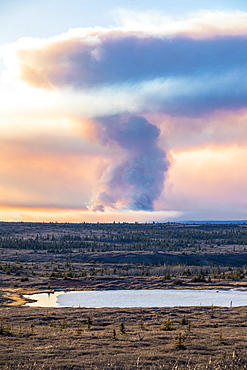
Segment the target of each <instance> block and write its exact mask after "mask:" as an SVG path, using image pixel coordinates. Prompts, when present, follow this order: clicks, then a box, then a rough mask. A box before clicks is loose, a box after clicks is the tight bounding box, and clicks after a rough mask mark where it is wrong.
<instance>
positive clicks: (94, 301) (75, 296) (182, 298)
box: [25, 289, 247, 308]
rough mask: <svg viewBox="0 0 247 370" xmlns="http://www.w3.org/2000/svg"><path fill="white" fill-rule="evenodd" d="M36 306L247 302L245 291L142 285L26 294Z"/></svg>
mask: <svg viewBox="0 0 247 370" xmlns="http://www.w3.org/2000/svg"><path fill="white" fill-rule="evenodd" d="M25 297H27V298H31V299H35V300H37V301H36V302H32V303H27V304H26V305H28V306H36V307H37V306H38V307H86V308H99V307H122V308H128V307H189V306H211V305H213V306H221V307H231V306H232V307H238V306H246V305H247V291H241V290H205V289H202V290H195V289H143V290H101V291H94V290H91V291H72V292H66V293H65V292H54V293H41V294H33V295H26V296H25Z"/></svg>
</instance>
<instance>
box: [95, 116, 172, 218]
mask: <svg viewBox="0 0 247 370" xmlns="http://www.w3.org/2000/svg"><path fill="white" fill-rule="evenodd" d="M96 125H97V133H98V139H99V141H100V143H101V144H102V145H108V146H111V147H118V148H120V149H121V150H120V151H121V154H120V155H119V158H115V159H114V160H113V161H112V162H111V163H110V164H109V166H108V167H107V168H106V170H105V171H104V173H103V175H102V177H101V179H100V191H99V192H98V193H97V195H96V197H95V198H94V200H93V204H94V205H93V207H92V209H93V210H98V211H104V210H105V207H112V208H117V209H131V210H144V211H152V210H153V202H154V200H155V199H157V198H158V197H159V196H160V194H161V192H162V190H163V183H164V179H165V178H164V174H165V172H166V171H167V170H168V166H169V163H168V161H167V159H166V154H165V152H164V151H163V150H161V149H160V148H159V147H158V138H159V135H160V130H159V129H158V127H156V126H155V125H152V124H151V123H149V122H148V121H147V120H146V119H145V118H143V117H135V116H132V117H130V118H129V119H128V120H127V121H125V122H122V121H121V117H120V116H113V117H107V118H101V119H98V120H97V122H96Z"/></svg>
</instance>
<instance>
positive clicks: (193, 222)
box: [178, 220, 247, 225]
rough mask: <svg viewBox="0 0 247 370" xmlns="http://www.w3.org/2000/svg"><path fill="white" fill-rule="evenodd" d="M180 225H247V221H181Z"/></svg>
mask: <svg viewBox="0 0 247 370" xmlns="http://www.w3.org/2000/svg"><path fill="white" fill-rule="evenodd" d="M178 223H180V224H188V225H193V224H195V225H201V224H220V225H222V224H238V225H239V224H247V220H235V221H233V220H226V221H215V220H208V221H193V220H192V221H190V220H189V221H179V222H178Z"/></svg>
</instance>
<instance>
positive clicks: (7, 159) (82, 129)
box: [0, 0, 247, 222]
mask: <svg viewBox="0 0 247 370" xmlns="http://www.w3.org/2000/svg"><path fill="white" fill-rule="evenodd" d="M246 46H247V2H246V1H240V0H239V1H232V0H231V1H230V0H224V1H221V0H219V1H217V2H216V1H201V0H198V1H189V0H174V1H172V2H171V1H164V0H157V1H155V0H154V1H153V2H150V1H146V0H136V1H135V2H133V1H131V0H125V1H122V0H104V1H102V0H92V1H90V2H88V1H84V0H49V1H48V0H43V1H42V2H40V1H39V2H38V1H37V0H32V1H30V0H22V1H18V0H9V1H3V0H0V148H1V149H0V220H2V221H41V222H42V221H45V222H55V221H57V222H113V221H115V222H136V221H137V222H153V221H155V222H167V221H178V222H179V221H186V220H195V221H196V220H198V221H199V220H200V221H201V220H246V219H247V186H246V185H247V161H246V158H247V47H246Z"/></svg>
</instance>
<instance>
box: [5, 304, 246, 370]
mask: <svg viewBox="0 0 247 370" xmlns="http://www.w3.org/2000/svg"><path fill="white" fill-rule="evenodd" d="M0 317H1V324H0V331H1V335H0V348H1V356H0V368H1V369H6V370H7V369H102V370H103V369H116V370H117V369H126V370H127V369H128V370H131V369H245V368H247V335H246V334H247V310H246V308H245V307H241V308H228V309H227V308H216V307H215V308H212V307H204V308H201V307H200V308H199V307H194V308H169V309H166V308H156V309H154V308H150V309H140V308H138V309H137V308H136V309H106V308H104V309H83V308H57V309H52V308H49V309H46V308H30V307H23V306H12V307H2V308H1V309H0Z"/></svg>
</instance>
